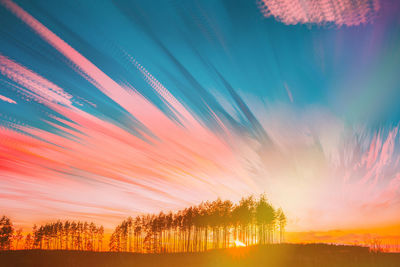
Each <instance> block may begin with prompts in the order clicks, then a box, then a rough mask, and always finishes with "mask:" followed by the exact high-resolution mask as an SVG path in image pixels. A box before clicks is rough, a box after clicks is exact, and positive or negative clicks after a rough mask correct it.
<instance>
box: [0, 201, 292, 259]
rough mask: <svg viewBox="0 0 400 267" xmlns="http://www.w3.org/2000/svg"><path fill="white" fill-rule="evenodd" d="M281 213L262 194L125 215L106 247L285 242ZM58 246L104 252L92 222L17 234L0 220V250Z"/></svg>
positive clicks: (143, 249)
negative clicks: (233, 201)
mask: <svg viewBox="0 0 400 267" xmlns="http://www.w3.org/2000/svg"><path fill="white" fill-rule="evenodd" d="M285 226H286V216H285V214H284V213H283V211H282V209H280V208H279V209H275V208H274V207H273V206H272V205H271V204H270V203H269V201H268V200H267V198H266V197H265V195H261V196H260V197H258V199H256V198H255V197H254V196H249V197H246V198H242V199H241V200H240V201H239V203H237V204H234V203H232V202H231V201H229V200H225V201H223V200H221V199H217V200H215V201H211V202H210V201H207V202H202V203H201V204H199V205H196V206H191V207H188V208H185V209H182V210H179V211H177V212H168V213H164V212H160V213H159V214H144V215H141V216H137V217H136V218H132V217H129V218H127V219H126V220H124V221H123V222H122V223H120V224H119V225H118V226H117V227H116V228H115V230H114V232H113V233H112V234H111V236H110V239H109V244H108V248H109V250H110V251H118V252H119V251H124V252H139V253H164V252H197V251H205V250H209V249H217V248H228V247H234V246H243V245H246V246H248V245H254V244H267V243H274V242H284V233H285ZM10 249H57V250H61V249H62V250H85V251H103V250H104V249H105V246H104V227H103V226H101V225H100V226H97V225H96V224H94V223H93V222H80V221H65V222H62V221H56V222H51V223H46V224H44V225H40V226H36V225H34V227H33V229H32V232H31V233H28V234H26V235H25V236H24V235H23V234H22V229H21V228H20V229H17V230H15V229H14V226H13V224H12V222H11V220H10V219H9V218H7V217H6V216H3V217H2V218H1V219H0V250H10Z"/></svg>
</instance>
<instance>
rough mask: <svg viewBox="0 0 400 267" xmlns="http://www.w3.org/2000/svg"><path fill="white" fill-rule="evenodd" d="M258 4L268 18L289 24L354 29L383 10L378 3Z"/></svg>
mask: <svg viewBox="0 0 400 267" xmlns="http://www.w3.org/2000/svg"><path fill="white" fill-rule="evenodd" d="M371 2H372V3H371ZM258 3H259V8H260V10H261V12H262V13H263V15H264V16H265V17H270V16H273V17H275V18H276V19H277V20H279V21H282V22H283V23H285V24H288V25H293V24H298V23H301V24H309V23H312V24H326V23H334V24H336V25H338V26H342V25H346V26H355V25H359V24H364V23H367V22H369V21H370V19H371V18H372V17H373V16H374V15H375V14H376V12H377V11H378V10H379V8H380V4H379V0H372V1H371V0H356V1H354V0H338V1H331V0H260V1H259V2H258Z"/></svg>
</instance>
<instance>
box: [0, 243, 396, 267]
mask: <svg viewBox="0 0 400 267" xmlns="http://www.w3.org/2000/svg"><path fill="white" fill-rule="evenodd" d="M0 266H4V267H8V266H18V267H19V266H26V267H31V266H38V267H39V266H40V267H46V266H62V267H64V266H68V267H75V266H77V267H80V266H96V267H97V266H98V267H106V266H110V267H125V266H156V267H161V266H168V267H175V266H185V267H186V266H187V267H191V266H215V267H224V266H296V267H302V266H322V267H329V266H344V267H346V266H355V267H356V266H357V267H359V266H379V267H381V266H382V267H386V266H388V267H390V266H399V267H400V253H370V252H368V249H366V248H362V247H347V246H332V245H289V244H287V245H270V246H254V247H248V248H231V249H224V250H213V251H208V252H201V253H173V254H135V253H113V252H79V251H41V250H28V251H24V250H20V251H3V252H0Z"/></svg>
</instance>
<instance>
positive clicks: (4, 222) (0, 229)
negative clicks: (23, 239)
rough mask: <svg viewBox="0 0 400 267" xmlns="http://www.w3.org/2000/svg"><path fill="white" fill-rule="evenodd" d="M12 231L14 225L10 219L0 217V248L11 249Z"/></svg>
mask: <svg viewBox="0 0 400 267" xmlns="http://www.w3.org/2000/svg"><path fill="white" fill-rule="evenodd" d="M13 233H14V227H13V225H12V223H11V220H10V219H9V218H8V217H6V216H3V217H1V219H0V250H9V249H11V241H12V236H13Z"/></svg>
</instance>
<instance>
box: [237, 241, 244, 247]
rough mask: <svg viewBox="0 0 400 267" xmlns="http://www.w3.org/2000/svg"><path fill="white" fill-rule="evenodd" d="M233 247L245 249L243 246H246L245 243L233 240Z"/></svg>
mask: <svg viewBox="0 0 400 267" xmlns="http://www.w3.org/2000/svg"><path fill="white" fill-rule="evenodd" d="M235 245H236V246H237V247H245V246H246V244H245V243H243V242H241V241H239V240H235Z"/></svg>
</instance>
